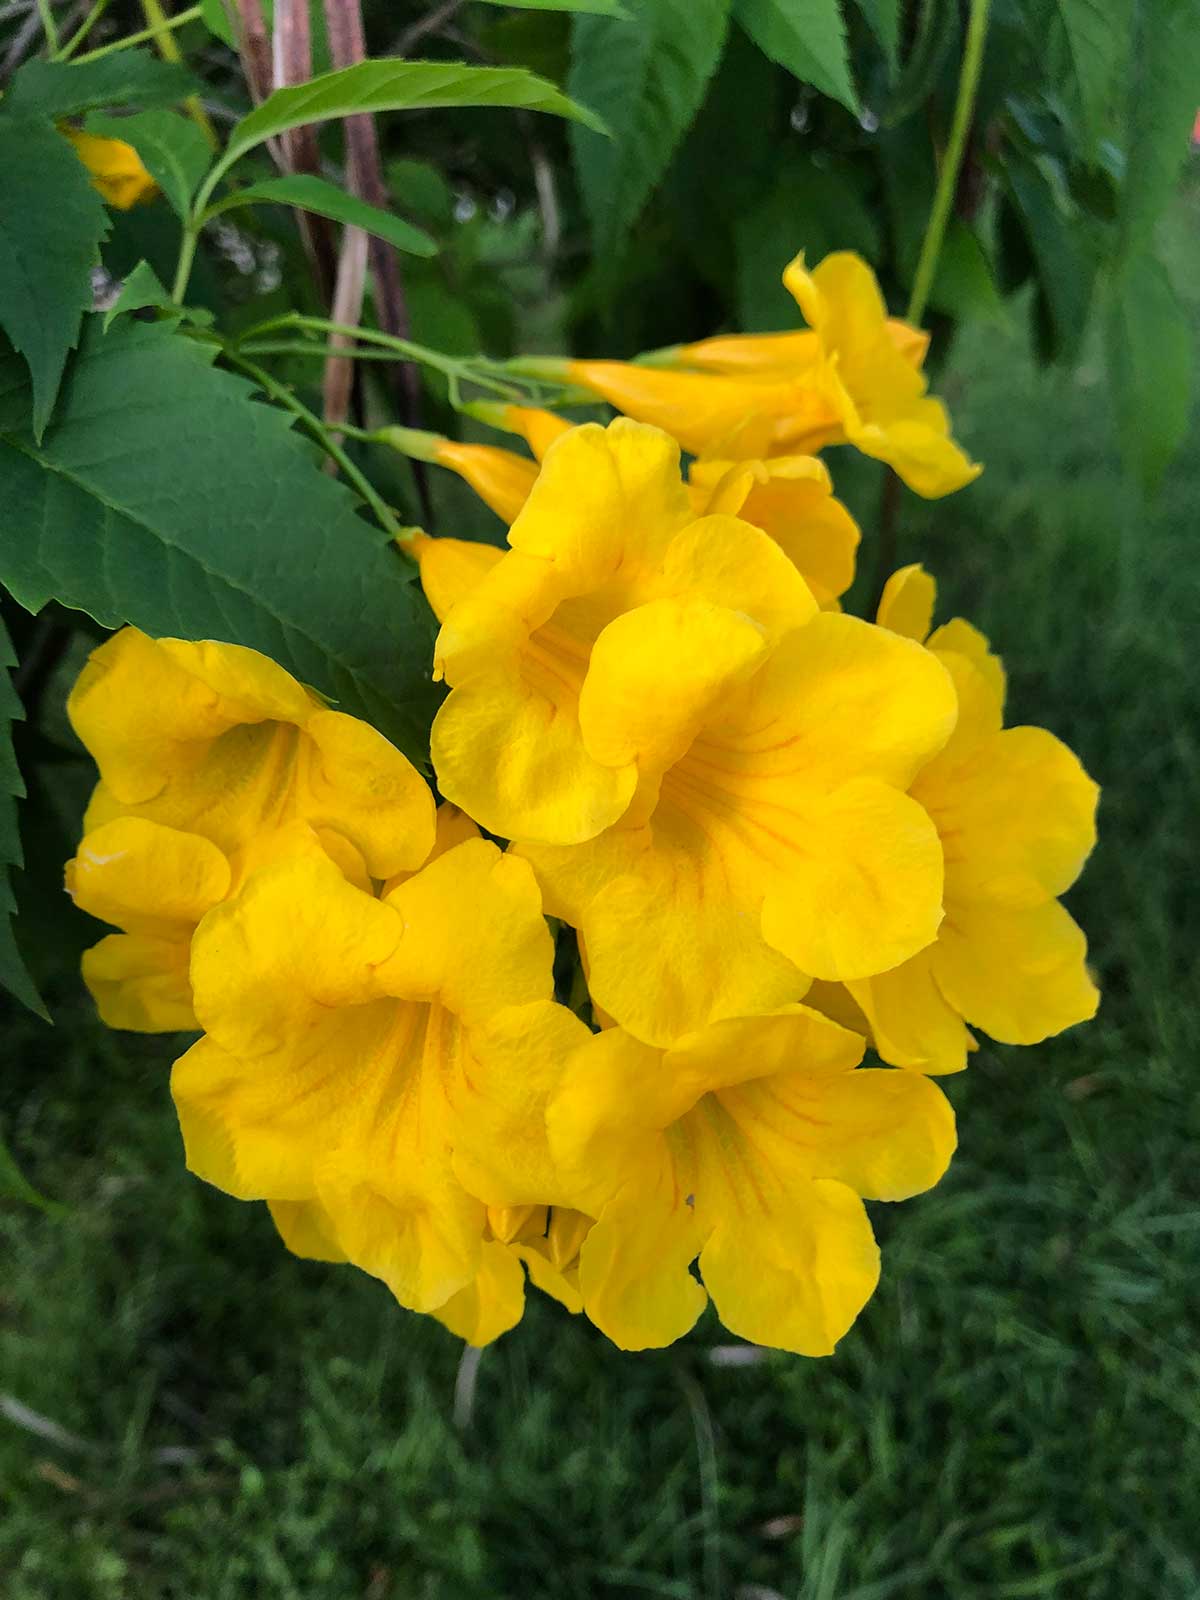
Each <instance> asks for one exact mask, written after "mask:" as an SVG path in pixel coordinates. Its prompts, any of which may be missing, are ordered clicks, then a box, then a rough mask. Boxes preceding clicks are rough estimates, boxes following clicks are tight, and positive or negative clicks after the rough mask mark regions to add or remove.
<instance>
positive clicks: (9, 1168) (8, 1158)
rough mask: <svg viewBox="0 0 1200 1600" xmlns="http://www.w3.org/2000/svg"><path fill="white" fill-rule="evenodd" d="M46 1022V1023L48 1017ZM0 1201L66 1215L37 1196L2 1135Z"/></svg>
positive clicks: (65, 1211)
mask: <svg viewBox="0 0 1200 1600" xmlns="http://www.w3.org/2000/svg"><path fill="white" fill-rule="evenodd" d="M46 1020H47V1022H48V1021H49V1020H50V1019H49V1017H47V1018H46ZM0 1200H20V1201H21V1202H22V1203H23V1204H25V1205H27V1206H34V1207H35V1208H36V1209H37V1210H38V1211H44V1212H45V1213H46V1215H47V1216H48V1217H65V1216H66V1215H67V1208H66V1206H62V1205H59V1203H58V1202H57V1201H56V1200H47V1199H46V1197H45V1195H43V1194H39V1193H38V1191H37V1190H36V1189H35V1188H34V1187H33V1185H32V1184H31V1183H30V1181H29V1179H28V1178H27V1177H26V1176H25V1174H24V1173H23V1172H22V1171H21V1169H20V1167H18V1166H17V1163H16V1161H15V1160H14V1159H13V1155H12V1152H11V1151H10V1150H9V1148H8V1144H7V1143H6V1141H5V1138H4V1135H3V1134H2V1133H0Z"/></svg>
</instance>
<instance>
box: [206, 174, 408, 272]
mask: <svg viewBox="0 0 1200 1600" xmlns="http://www.w3.org/2000/svg"><path fill="white" fill-rule="evenodd" d="M268 201H269V202H271V203H273V204H275V205H281V206H298V207H299V208H300V209H301V210H302V211H315V212H316V213H317V215H318V216H321V217H330V218H332V220H333V221H334V222H344V223H346V224H347V226H349V227H352V228H364V229H365V230H366V231H367V233H373V234H376V235H378V237H379V238H380V239H386V240H387V242H388V243H389V244H392V245H395V247H396V249H397V250H405V251H407V253H408V254H409V255H410V256H434V255H436V254H437V248H438V247H437V245H436V244H435V243H434V241H433V240H432V239H431V238H430V237H429V235H428V234H427V233H422V231H421V229H420V228H414V227H413V225H412V223H411V222H405V221H404V219H403V218H402V217H396V216H393V215H392V213H391V212H390V211H383V210H381V209H380V207H378V206H371V205H368V204H367V202H366V201H365V200H359V199H358V198H357V196H355V195H352V194H347V193H346V191H345V190H344V189H339V188H338V186H337V185H336V184H335V183H326V182H325V180H324V178H314V177H309V176H308V175H307V174H306V173H297V174H295V175H294V176H291V177H286V178H264V179H263V180H262V182H261V183H251V184H249V185H247V187H246V188H244V189H237V190H235V191H234V192H233V193H232V194H229V195H226V197H225V199H224V200H219V201H218V202H217V203H216V205H211V206H209V208H208V210H207V211H206V212H205V216H206V217H215V216H216V215H217V214H218V213H219V212H221V211H232V210H233V209H234V208H235V207H237V206H252V205H258V204H261V203H266V202H268Z"/></svg>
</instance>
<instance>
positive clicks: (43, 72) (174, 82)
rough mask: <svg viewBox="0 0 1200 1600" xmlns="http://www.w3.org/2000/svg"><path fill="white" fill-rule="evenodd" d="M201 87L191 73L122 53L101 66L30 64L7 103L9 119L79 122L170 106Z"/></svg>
mask: <svg viewBox="0 0 1200 1600" xmlns="http://www.w3.org/2000/svg"><path fill="white" fill-rule="evenodd" d="M196 87H197V84H196V80H195V78H193V77H192V75H191V73H190V72H189V71H188V70H187V68H186V67H183V66H179V65H178V64H177V63H174V62H170V61H160V60H159V58H158V57H157V56H155V55H151V53H150V52H149V51H148V50H118V51H116V52H115V53H114V54H113V55H111V56H101V57H100V59H99V61H81V62H78V63H75V62H71V61H27V62H26V63H25V65H24V66H23V67H22V68H21V69H20V71H19V72H18V73H16V74H15V76H14V77H13V81H12V87H11V88H10V89H9V91H8V93H7V94H6V95H5V97H4V101H3V108H4V113H5V114H6V115H9V116H14V117H16V116H21V117H47V118H50V119H54V120H57V119H58V118H59V117H74V116H78V115H79V114H80V113H81V112H84V111H97V110H100V109H101V108H102V107H105V106H169V105H175V104H177V103H178V102H179V101H180V100H185V99H186V98H187V97H188V95H189V94H192V93H194V92H195V90H196Z"/></svg>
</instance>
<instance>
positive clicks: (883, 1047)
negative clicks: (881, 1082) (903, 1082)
mask: <svg viewBox="0 0 1200 1600" xmlns="http://www.w3.org/2000/svg"><path fill="white" fill-rule="evenodd" d="M931 957H932V950H931V949H929V950H922V951H921V952H920V953H919V954H918V955H915V956H913V957H911V958H910V959H909V960H908V961H904V962H902V963H901V964H900V966H898V967H894V968H893V969H892V971H891V972H881V973H878V974H877V975H876V976H875V977H873V978H862V979H859V980H858V981H857V982H854V983H851V984H849V985H848V986H847V987H848V988H849V991H850V993H851V995H852V996H853V997H854V999H855V1000H856V1001H857V1002H858V1004H859V1005H860V1006H861V1007H862V1009H863V1011H864V1013H865V1014H866V1017H867V1018H868V1020H869V1023H870V1028H871V1036H872V1039H873V1041H874V1044H875V1048H876V1050H877V1051H878V1052H879V1054H880V1055H881V1056H882V1057H883V1059H884V1060H885V1061H889V1062H890V1063H891V1064H892V1066H894V1067H910V1068H912V1069H913V1070H915V1071H918V1072H933V1073H941V1072H961V1071H962V1070H963V1068H964V1067H965V1066H966V1064H967V1056H968V1054H969V1053H970V1051H972V1050H973V1049H974V1048H975V1041H974V1039H972V1037H971V1034H970V1032H969V1031H968V1030H967V1028H966V1027H965V1025H964V1023H963V1020H962V1018H961V1017H960V1016H959V1014H958V1012H957V1011H955V1010H954V1008H953V1007H952V1006H950V1005H948V1004H947V1003H946V999H945V997H944V996H943V994H942V991H941V990H940V989H939V988H938V985H937V982H936V981H935V979H934V976H933V965H932V959H931Z"/></svg>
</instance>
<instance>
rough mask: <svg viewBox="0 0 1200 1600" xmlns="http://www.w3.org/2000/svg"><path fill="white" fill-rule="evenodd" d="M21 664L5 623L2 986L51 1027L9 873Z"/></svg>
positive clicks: (0, 644)
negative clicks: (21, 942)
mask: <svg viewBox="0 0 1200 1600" xmlns="http://www.w3.org/2000/svg"><path fill="white" fill-rule="evenodd" d="M16 664H17V656H16V651H15V650H14V649H13V647H12V640H11V639H10V638H9V636H8V629H7V628H6V627H5V626H4V622H3V619H0V984H3V986H4V988H6V989H7V990H8V992H9V993H10V994H12V995H15V996H16V997H17V999H18V1000H19V1001H20V1002H21V1004H22V1005H26V1006H28V1007H29V1009H30V1010H31V1011H34V1012H36V1013H37V1015H38V1016H39V1017H45V1019H46V1021H47V1022H49V1020H50V1018H49V1016H48V1015H47V1012H46V1008H45V1006H44V1005H43V1004H42V997H41V996H40V995H39V994H38V992H37V986H36V985H35V983H34V981H33V979H32V978H31V977H30V976H29V969H28V967H26V965H25V962H24V961H23V959H22V957H21V952H20V951H19V950H18V949H17V939H16V934H15V932H14V930H13V915H14V913H15V911H16V900H15V897H14V895H13V892H12V883H11V881H10V878H9V871H10V868H12V867H20V866H21V864H22V855H21V834H20V830H19V828H18V824H17V801H18V800H22V799H24V797H25V785H24V783H23V782H22V781H21V773H20V769H19V768H18V766H17V757H16V752H15V751H14V749H13V740H12V725H13V723H14V722H20V721H23V720H24V717H25V711H24V708H23V707H22V705H21V702H20V700H19V699H18V697H17V691H16V690H15V689H14V688H13V683H12V679H11V677H10V676H9V672H10V670H11V668H13V667H15V666H16ZM5 1154H6V1152H5V1150H4V1147H3V1142H2V1141H0V1192H2V1190H3V1181H2V1179H3V1167H4V1160H3V1158H4V1155H5Z"/></svg>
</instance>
